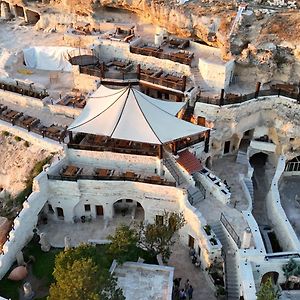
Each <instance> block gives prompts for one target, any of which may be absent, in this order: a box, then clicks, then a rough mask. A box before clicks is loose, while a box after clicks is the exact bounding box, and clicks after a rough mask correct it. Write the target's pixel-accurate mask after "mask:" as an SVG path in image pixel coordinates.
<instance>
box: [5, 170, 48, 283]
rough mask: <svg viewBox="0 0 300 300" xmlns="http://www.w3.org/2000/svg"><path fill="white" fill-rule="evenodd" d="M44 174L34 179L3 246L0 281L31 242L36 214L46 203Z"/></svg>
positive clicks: (36, 219)
mask: <svg viewBox="0 0 300 300" xmlns="http://www.w3.org/2000/svg"><path fill="white" fill-rule="evenodd" d="M45 180H47V177H46V174H45V173H44V172H42V173H41V174H39V175H38V176H37V177H36V178H35V179H34V188H33V192H32V194H30V196H29V197H28V199H27V200H26V201H25V202H24V203H23V209H22V211H21V212H20V214H19V216H18V217H16V218H15V220H14V225H13V229H12V230H11V231H10V233H9V240H8V241H6V243H5V244H4V245H3V254H2V255H0V279H2V278H3V276H4V275H5V274H6V272H7V271H8V270H9V269H10V267H11V265H12V264H13V263H14V261H15V260H16V255H17V253H18V252H19V251H20V250H22V249H23V247H24V246H25V245H26V244H27V243H28V242H29V241H30V240H31V238H32V236H33V229H34V228H35V226H36V224H37V221H38V214H39V213H40V211H41V210H42V209H43V207H44V205H45V203H46V201H47V185H45Z"/></svg>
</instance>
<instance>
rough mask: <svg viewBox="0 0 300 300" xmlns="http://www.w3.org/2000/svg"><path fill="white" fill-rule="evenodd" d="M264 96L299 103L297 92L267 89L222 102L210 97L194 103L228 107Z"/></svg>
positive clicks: (200, 98) (199, 99)
mask: <svg viewBox="0 0 300 300" xmlns="http://www.w3.org/2000/svg"><path fill="white" fill-rule="evenodd" d="M264 96H278V97H279V96H284V97H287V98H291V99H294V100H297V101H298V103H300V93H297V92H288V91H284V90H281V89H269V90H262V91H259V92H258V93H250V94H245V95H241V96H234V97H228V98H226V96H225V99H224V100H223V103H222V101H220V99H218V98H210V97H201V96H200V97H199V98H198V99H197V100H196V102H202V103H207V104H215V105H220V106H223V105H228V104H239V103H243V102H246V101H249V100H252V99H257V98H258V97H264Z"/></svg>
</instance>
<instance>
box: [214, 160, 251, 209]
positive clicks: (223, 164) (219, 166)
mask: <svg viewBox="0 0 300 300" xmlns="http://www.w3.org/2000/svg"><path fill="white" fill-rule="evenodd" d="M212 172H213V173H215V174H216V175H217V176H218V177H219V178H220V179H221V180H222V181H224V180H226V181H227V183H228V185H229V186H230V188H231V201H230V203H231V204H232V205H235V207H236V209H238V210H240V211H241V210H245V209H247V207H248V201H247V199H246V197H245V196H244V192H243V190H242V186H241V184H240V181H239V174H244V175H246V172H247V166H246V165H243V164H240V163H237V162H236V155H227V156H223V157H222V158H219V159H216V160H214V161H213V167H212Z"/></svg>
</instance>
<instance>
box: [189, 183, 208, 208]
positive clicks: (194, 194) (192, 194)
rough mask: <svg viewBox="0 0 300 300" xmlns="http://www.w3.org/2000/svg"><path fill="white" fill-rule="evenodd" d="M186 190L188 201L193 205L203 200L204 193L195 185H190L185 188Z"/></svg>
mask: <svg viewBox="0 0 300 300" xmlns="http://www.w3.org/2000/svg"><path fill="white" fill-rule="evenodd" d="M187 192H188V197H189V201H190V203H191V204H192V205H195V204H197V203H199V202H200V201H203V200H204V198H205V195H203V194H202V193H201V192H200V190H199V189H198V188H197V187H194V186H192V185H191V186H189V187H188V188H187Z"/></svg>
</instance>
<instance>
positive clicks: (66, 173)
mask: <svg viewBox="0 0 300 300" xmlns="http://www.w3.org/2000/svg"><path fill="white" fill-rule="evenodd" d="M78 170H79V168H78V167H75V166H72V165H70V166H67V168H66V169H65V170H64V171H63V175H64V176H74V175H76V173H77V172H78Z"/></svg>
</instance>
